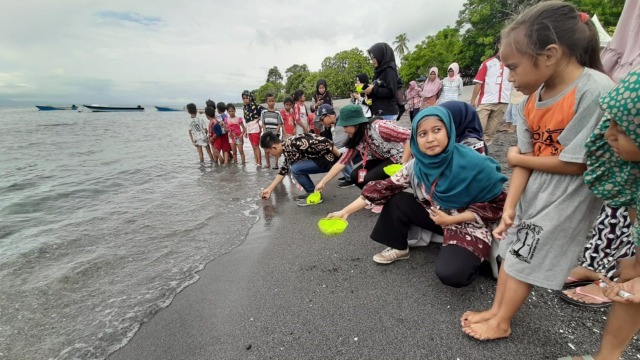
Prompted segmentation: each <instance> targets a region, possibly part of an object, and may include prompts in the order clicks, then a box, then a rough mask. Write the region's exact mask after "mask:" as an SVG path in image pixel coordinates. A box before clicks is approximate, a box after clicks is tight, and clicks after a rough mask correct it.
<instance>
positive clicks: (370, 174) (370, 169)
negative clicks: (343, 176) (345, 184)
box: [351, 159, 394, 189]
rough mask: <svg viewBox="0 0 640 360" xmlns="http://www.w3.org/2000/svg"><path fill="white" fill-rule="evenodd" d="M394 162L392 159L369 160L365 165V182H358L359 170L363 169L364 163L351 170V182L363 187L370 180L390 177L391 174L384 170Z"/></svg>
mask: <svg viewBox="0 0 640 360" xmlns="http://www.w3.org/2000/svg"><path fill="white" fill-rule="evenodd" d="M393 163H394V162H393V161H391V159H383V160H381V159H373V160H367V166H365V169H366V170H367V175H366V176H365V177H364V182H361V183H359V182H358V170H360V169H362V164H360V165H358V166H357V167H355V168H353V171H351V182H352V183H354V184H356V186H357V187H359V188H360V189H362V188H363V187H364V186H365V185H367V183H368V182H369V181H375V180H384V179H386V178H388V177H389V175H387V173H385V172H384V167H385V166H387V165H391V164H393Z"/></svg>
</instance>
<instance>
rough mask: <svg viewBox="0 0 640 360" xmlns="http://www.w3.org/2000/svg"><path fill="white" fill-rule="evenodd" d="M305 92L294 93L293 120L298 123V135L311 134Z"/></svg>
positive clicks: (297, 91)
mask: <svg viewBox="0 0 640 360" xmlns="http://www.w3.org/2000/svg"><path fill="white" fill-rule="evenodd" d="M304 100H305V99H304V90H296V92H295V93H293V101H294V105H293V119H294V121H295V123H296V135H300V134H306V133H309V132H310V131H311V130H310V129H309V112H308V111H307V105H306V104H305V103H304Z"/></svg>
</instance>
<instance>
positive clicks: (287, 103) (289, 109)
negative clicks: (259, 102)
mask: <svg viewBox="0 0 640 360" xmlns="http://www.w3.org/2000/svg"><path fill="white" fill-rule="evenodd" d="M280 115H282V128H283V129H284V136H283V137H282V140H286V139H287V138H289V137H291V136H294V135H295V134H296V121H295V118H294V114H293V98H292V97H290V96H287V97H286V98H284V109H281V110H280Z"/></svg>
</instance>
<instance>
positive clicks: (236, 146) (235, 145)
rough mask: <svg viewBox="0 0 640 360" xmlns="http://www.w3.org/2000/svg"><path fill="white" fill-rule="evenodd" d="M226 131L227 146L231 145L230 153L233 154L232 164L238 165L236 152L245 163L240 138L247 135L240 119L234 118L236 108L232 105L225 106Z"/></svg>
mask: <svg viewBox="0 0 640 360" xmlns="http://www.w3.org/2000/svg"><path fill="white" fill-rule="evenodd" d="M227 113H228V114H229V117H228V118H227V131H228V135H229V145H231V151H232V152H233V162H234V163H238V152H239V153H240V158H241V159H242V163H243V164H244V163H245V159H244V150H243V149H242V145H243V144H244V142H243V140H242V137H243V136H244V135H245V134H246V133H247V128H245V127H244V123H243V121H242V118H241V117H236V107H235V106H234V105H233V104H232V103H228V104H227Z"/></svg>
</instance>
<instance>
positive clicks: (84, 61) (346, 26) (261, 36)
mask: <svg viewBox="0 0 640 360" xmlns="http://www.w3.org/2000/svg"><path fill="white" fill-rule="evenodd" d="M464 1H465V0H430V1H428V2H427V1H424V0H397V1H386V0H370V1H368V2H366V3H363V2H362V1H360V0H357V1H356V0H324V1H322V2H320V3H309V4H308V5H307V3H304V2H303V3H301V2H300V1H297V0H243V1H241V2H239V1H224V2H218V1H215V2H213V1H211V2H202V1H198V0H181V1H180V2H175V1H174V0H137V1H131V0H92V1H90V2H88V1H86V0H59V1H56V3H55V4H56V5H55V6H43V5H42V1H41V0H21V1H20V2H15V4H13V5H12V6H11V7H5V8H6V9H3V21H2V22H0V48H1V49H2V51H1V52H0V69H1V70H0V71H2V72H3V73H4V74H11V76H12V80H11V82H9V81H8V80H5V84H9V83H11V84H13V85H11V86H9V85H4V86H3V87H2V94H3V97H4V98H8V99H18V98H20V99H25V98H29V99H34V101H35V100H38V99H40V100H43V101H45V100H50V101H53V99H54V98H55V99H56V100H60V101H64V102H69V103H81V102H88V103H111V104H123V105H124V104H134V105H136V104H139V103H143V104H153V103H154V102H159V101H162V102H163V103H164V104H167V105H172V104H176V105H180V104H182V105H183V103H184V101H185V100H188V102H191V101H193V102H195V103H201V102H202V101H204V100H206V99H207V98H212V99H215V100H216V101H225V102H231V101H239V98H240V93H241V92H242V90H244V89H256V88H258V87H259V86H260V85H262V84H263V83H264V81H265V79H266V75H267V71H268V69H269V68H271V67H272V66H278V68H279V69H280V70H281V71H282V72H284V70H285V69H286V68H288V67H289V66H291V65H293V64H307V65H308V66H309V69H310V70H312V71H316V70H318V69H319V68H320V64H321V62H322V60H323V59H324V58H325V57H327V56H333V55H334V54H336V53H338V52H340V51H343V50H348V49H352V48H354V47H357V48H359V49H362V50H366V49H368V48H369V47H370V46H371V45H373V44H374V43H377V42H380V41H385V42H388V43H390V44H391V43H392V42H393V40H394V38H395V36H396V35H398V34H400V33H407V34H408V37H409V39H410V40H411V42H410V44H409V47H410V48H413V46H414V45H415V44H418V43H419V42H420V41H422V40H423V39H424V37H425V36H426V35H432V34H435V33H436V32H437V31H438V30H440V29H442V28H444V27H445V26H447V25H454V24H455V21H456V19H457V14H458V12H459V11H460V9H462V4H463V3H464ZM149 9H153V12H152V13H151V12H150V10H149ZM19 84H28V85H29V86H27V87H24V86H20V85H19Z"/></svg>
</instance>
